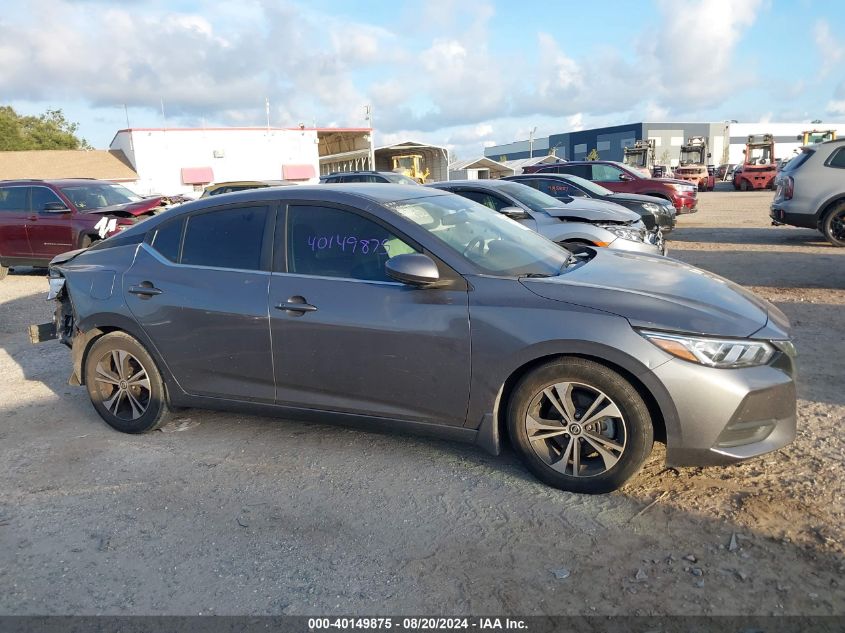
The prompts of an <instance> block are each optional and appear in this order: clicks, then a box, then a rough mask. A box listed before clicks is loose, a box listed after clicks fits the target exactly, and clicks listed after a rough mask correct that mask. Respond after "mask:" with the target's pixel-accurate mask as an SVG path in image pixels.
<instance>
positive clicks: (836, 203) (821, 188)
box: [769, 139, 845, 246]
mask: <svg viewBox="0 0 845 633" xmlns="http://www.w3.org/2000/svg"><path fill="white" fill-rule="evenodd" d="M769 215H770V216H771V218H772V221H773V223H774V224H791V225H792V226H801V227H805V228H808V229H818V230H819V231H821V233H822V234H823V235H824V236H825V237H826V238H827V240H828V241H829V242H830V243H831V244H833V245H834V246H845V139H841V140H838V141H827V142H825V143H817V144H815V145H808V146H806V147H802V148H801V153H800V154H798V156H796V157H795V158H793V159H791V160H790V161H789V162H788V163H786V165H785V166H784V167H783V169H782V170H781V171H780V172H779V173H778V178H777V191H776V192H775V199H774V200H773V201H772V206H771V210H770V212H769Z"/></svg>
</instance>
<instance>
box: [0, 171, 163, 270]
mask: <svg viewBox="0 0 845 633" xmlns="http://www.w3.org/2000/svg"><path fill="white" fill-rule="evenodd" d="M162 208H163V206H162V202H161V198H160V197H152V198H142V197H141V196H139V195H136V194H135V193H133V192H132V191H130V190H129V189H127V188H126V187H124V186H123V185H119V184H117V183H113V182H108V181H103V180H92V179H87V178H76V179H66V180H3V181H0V279H3V277H5V276H6V274H7V273H8V271H9V269H10V268H13V267H15V266H44V267H46V266H47V264H48V263H49V262H50V260H51V259H53V257H55V256H56V255H58V254H60V253H64V252H65V251H68V250H71V249H74V248H85V247H87V246H90V245H91V244H92V243H94V242H96V241H97V240H100V239H103V238H104V237H108V236H109V235H114V234H116V233H120V232H121V231H123V230H125V229H127V228H128V227H130V226H132V225H134V224H135V223H136V222H138V221H139V220H142V219H144V218H147V217H150V216H151V215H152V214H154V213H155V212H156V211H159V210H161V209H162Z"/></svg>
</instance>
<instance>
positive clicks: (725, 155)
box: [722, 119, 737, 181]
mask: <svg viewBox="0 0 845 633" xmlns="http://www.w3.org/2000/svg"><path fill="white" fill-rule="evenodd" d="M731 123H737V120H736V119H729V120H726V121H725V146H724V148H723V149H722V164H723V165H725V174H724V175H723V176H722V181H726V180H727V179H728V168H727V165H728V163H730V160H731V153H730V151H731V135H730V128H731Z"/></svg>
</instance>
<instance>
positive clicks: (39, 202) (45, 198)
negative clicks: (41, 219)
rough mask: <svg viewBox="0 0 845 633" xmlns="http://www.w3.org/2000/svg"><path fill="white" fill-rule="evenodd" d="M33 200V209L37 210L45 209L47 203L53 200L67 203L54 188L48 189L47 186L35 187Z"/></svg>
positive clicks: (53, 201)
mask: <svg viewBox="0 0 845 633" xmlns="http://www.w3.org/2000/svg"><path fill="white" fill-rule="evenodd" d="M31 200H32V201H31V203H30V204H31V206H32V210H33V211H35V212H38V211H43V210H44V207H45V205H47V204H49V203H51V202H52V203H59V204H65V203H64V202H62V201H61V199H60V198H59V196H57V195H56V193H55V192H54V191H53V190H52V189H48V188H47V187H33V188H32V198H31ZM65 206H67V205H65Z"/></svg>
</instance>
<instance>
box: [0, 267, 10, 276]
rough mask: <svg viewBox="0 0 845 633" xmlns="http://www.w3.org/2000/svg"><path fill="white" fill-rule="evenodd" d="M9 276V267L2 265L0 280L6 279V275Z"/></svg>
mask: <svg viewBox="0 0 845 633" xmlns="http://www.w3.org/2000/svg"><path fill="white" fill-rule="evenodd" d="M8 274H9V267H8V266H4V265H3V264H0V279H5V278H6V275H8Z"/></svg>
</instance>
